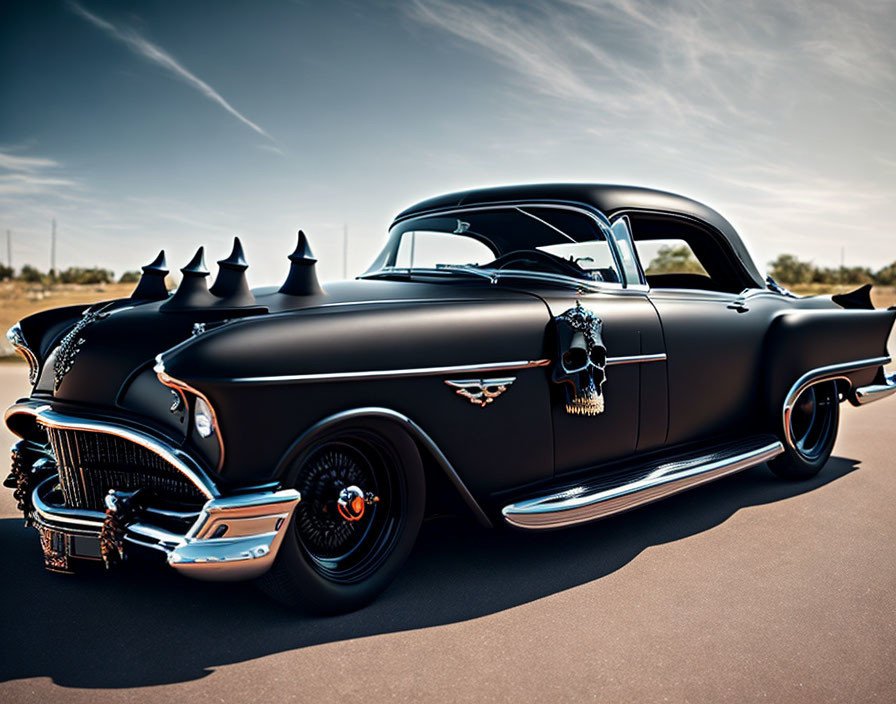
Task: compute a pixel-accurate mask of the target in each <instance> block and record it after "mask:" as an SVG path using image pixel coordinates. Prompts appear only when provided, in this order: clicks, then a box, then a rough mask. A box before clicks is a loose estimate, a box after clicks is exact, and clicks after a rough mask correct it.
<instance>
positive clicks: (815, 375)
mask: <svg viewBox="0 0 896 704" xmlns="http://www.w3.org/2000/svg"><path fill="white" fill-rule="evenodd" d="M890 361H891V360H890V357H873V358H871V359H859V360H855V361H852V362H842V363H841V364H829V365H827V366H825V367H818V368H817V369H810V370H809V371H807V372H806V373H805V374H803V375H802V376H801V377H800V378H799V379H797V380H796V381H795V382H794V384H793V386H791V387H790V391H788V392H787V397H786V398H785V399H784V408H783V409H782V413H781V415H782V421H783V426H782V429H783V431H784V442H786V443H787V446H788V447H790V448H794V449H795V443H794V442H793V437H791V428H790V416H791V414H792V413H793V407H794V405H795V404H796V401H797V399H798V398H799V397H800V394H801V393H803V391H805V390H806V389H808V388H809V387H810V386H812V385H813V384H818V383H821V382H822V381H835V380H842V381H847V382H849V377H847V376H846V375H847V374H849V373H851V372H857V371H861V370H862V369H868V368H869V367H880V366H883V365H884V364H889V363H890ZM850 383H851V382H850Z"/></svg>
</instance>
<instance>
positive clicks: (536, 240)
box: [366, 205, 621, 284]
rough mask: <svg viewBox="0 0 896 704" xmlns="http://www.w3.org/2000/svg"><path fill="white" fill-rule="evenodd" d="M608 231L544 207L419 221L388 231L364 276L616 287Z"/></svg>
mask: <svg viewBox="0 0 896 704" xmlns="http://www.w3.org/2000/svg"><path fill="white" fill-rule="evenodd" d="M607 232H609V228H608V227H606V225H605V224H604V223H603V222H602V221H601V220H600V219H598V218H595V217H592V216H590V215H588V214H586V213H584V212H581V211H578V210H575V209H571V208H564V207H560V206H549V205H544V206H525V207H513V206H508V207H502V208H490V209H481V210H476V209H471V210H459V211H457V212H455V213H449V214H438V215H431V216H422V217H418V218H412V219H410V220H406V221H404V222H401V223H399V224H397V225H396V226H395V227H393V228H392V232H391V233H390V238H389V242H388V244H387V246H386V248H385V250H384V251H383V252H382V253H381V254H380V256H379V257H378V258H377V261H376V262H375V263H374V265H373V266H372V267H371V269H370V270H369V271H368V273H367V274H366V276H384V275H386V276H387V275H390V274H398V273H405V274H409V273H411V272H413V273H430V274H436V273H438V274H455V275H474V276H475V275H488V276H490V278H494V277H495V276H498V275H501V276H504V275H511V274H520V273H524V272H525V273H530V274H538V273H540V274H548V275H552V276H563V277H571V278H574V279H582V280H586V281H598V282H604V283H612V284H618V283H619V282H620V281H621V278H620V275H619V270H618V267H617V263H616V261H615V259H614V253H613V250H612V248H611V246H610V243H609V241H608V239H607Z"/></svg>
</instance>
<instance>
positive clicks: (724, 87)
mask: <svg viewBox="0 0 896 704" xmlns="http://www.w3.org/2000/svg"><path fill="white" fill-rule="evenodd" d="M406 12H407V15H408V16H409V17H410V18H411V19H412V20H413V21H414V22H415V23H417V24H418V25H423V26H426V27H429V28H431V29H434V30H437V31H439V32H441V33H442V34H443V35H444V36H446V37H449V38H451V39H453V40H454V42H456V43H457V44H458V45H459V46H461V47H463V46H466V47H468V48H469V49H470V50H472V51H473V52H476V53H479V54H481V55H482V56H484V57H486V58H487V59H489V60H491V61H493V62H494V63H495V64H497V65H499V66H501V67H503V68H504V69H505V70H506V76H507V78H508V79H509V80H508V81H507V84H506V87H505V91H506V93H507V95H508V97H510V98H511V99H512V100H513V101H514V102H516V103H519V104H525V106H526V107H525V108H524V109H522V110H519V111H518V114H517V115H516V116H515V118H514V119H515V120H516V121H517V122H522V121H529V122H531V124H532V127H531V131H530V134H534V133H536V130H537V131H541V132H543V133H545V135H546V138H547V137H548V136H553V137H556V136H558V135H562V136H563V138H564V139H566V141H567V143H568V144H569V143H575V144H580V145H581V148H582V150H583V151H587V152H588V153H590V154H593V155H594V156H595V157H597V158H598V161H597V162H596V166H595V168H596V169H602V166H600V164H606V163H608V162H610V163H612V164H613V172H614V173H615V172H617V171H622V172H623V173H626V174H628V175H629V176H630V177H634V178H637V179H639V180H640V179H644V178H645V176H646V178H647V179H650V181H648V182H652V183H653V184H654V185H657V186H660V187H665V188H670V189H672V190H682V191H685V192H688V193H692V194H693V195H695V196H696V197H701V198H703V199H704V200H706V201H708V202H710V203H713V204H716V205H718V206H719V207H721V208H723V209H724V210H725V212H726V214H729V215H730V216H732V217H733V219H735V220H738V221H740V222H742V223H748V224H749V226H750V228H752V229H753V232H756V233H758V239H761V240H764V242H765V244H766V245H767V246H768V248H772V247H775V248H777V247H779V246H780V242H779V241H778V239H777V233H780V232H783V231H786V232H788V236H793V237H796V236H803V237H804V239H805V241H806V242H813V241H814V242H817V241H819V237H824V238H830V240H832V241H836V239H835V237H836V235H835V234H834V233H835V232H837V231H838V229H839V228H847V227H849V228H854V229H855V228H858V229H863V230H867V231H868V232H870V231H871V226H870V225H867V223H868V222H871V223H879V222H881V221H886V220H888V219H892V217H893V216H894V215H896V213H894V211H893V206H892V198H891V192H892V187H891V183H890V182H882V181H880V180H877V179H875V178H874V176H873V174H871V173H869V169H868V165H869V164H872V165H876V166H877V168H878V169H881V168H882V167H887V166H892V164H893V163H896V151H894V147H893V145H894V143H893V142H892V140H890V141H889V142H888V143H884V142H882V141H880V140H878V141H877V142H876V143H875V142H873V140H871V139H868V138H867V134H865V131H867V132H868V133H871V132H872V130H880V129H881V128H880V125H883V124H884V123H885V121H891V120H889V118H888V116H892V115H893V114H896V110H894V102H893V97H892V96H893V94H894V93H893V86H894V82H896V44H894V43H893V41H892V36H893V33H894V31H896V5H894V3H893V2H892V0H864V1H863V2H859V3H854V4H852V5H850V6H849V7H848V8H847V7H845V6H841V5H840V4H839V3H838V2H836V0H791V2H788V3H784V4H781V3H779V2H773V1H771V0H742V1H741V2H739V3H731V2H730V1H729V0H662V1H658V0H553V1H551V2H549V1H548V0H518V1H516V2H513V3H509V2H508V3H496V2H486V1H484V0H414V1H413V3H412V4H410V5H409V6H408V9H407V10H406ZM585 139H587V140H590V142H591V146H590V148H589V147H588V146H587V145H586V144H585V143H584V142H585ZM538 144H539V146H544V145H542V144H541V142H540V140H538ZM526 146H527V145H524V148H525V147H526ZM507 149H508V150H513V149H515V147H514V146H513V145H508V147H507ZM543 151H544V153H545V155H547V154H550V153H552V152H556V153H560V149H555V148H547V147H545V149H544V150H543ZM514 153H515V152H514ZM519 160H521V157H519V156H517V161H519ZM875 163H876V164H875ZM596 173H600V171H598V172H596ZM636 182H637V181H636ZM641 182H646V181H645V180H641ZM689 189H693V190H689ZM750 228H748V229H750ZM798 233H799V234H798Z"/></svg>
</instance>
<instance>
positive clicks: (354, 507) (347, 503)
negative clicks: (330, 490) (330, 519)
mask: <svg viewBox="0 0 896 704" xmlns="http://www.w3.org/2000/svg"><path fill="white" fill-rule="evenodd" d="M379 500H380V497H379V496H375V495H374V494H373V492H370V491H368V492H367V493H364V491H363V490H361V489H360V488H359V487H357V486H355V485H352V486H347V487H345V488H344V489H342V491H340V492H339V498H338V499H337V500H336V508H337V510H338V511H339V515H340V516H342V517H343V518H344V519H345V520H347V521H350V522H353V521H360V520H361V519H362V518H363V517H364V510H365V509H366V507H367V506H369V505H371V504H375V503H377V502H378V501H379Z"/></svg>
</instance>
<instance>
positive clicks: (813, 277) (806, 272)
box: [768, 254, 896, 286]
mask: <svg viewBox="0 0 896 704" xmlns="http://www.w3.org/2000/svg"><path fill="white" fill-rule="evenodd" d="M768 266H769V274H771V275H772V276H773V277H774V279H775V280H776V281H779V282H781V283H785V284H877V285H878V286H896V262H893V263H891V264H888V265H887V266H885V267H882V268H881V269H878V270H877V271H874V270H872V269H871V268H870V267H867V266H838V267H833V268H832V267H820V266H816V265H815V264H813V263H812V262H807V261H802V260H800V259H798V258H797V257H795V256H794V255H792V254H782V255H780V256H779V257H778V258H777V259H775V260H774V261H773V262H769V265H768Z"/></svg>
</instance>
